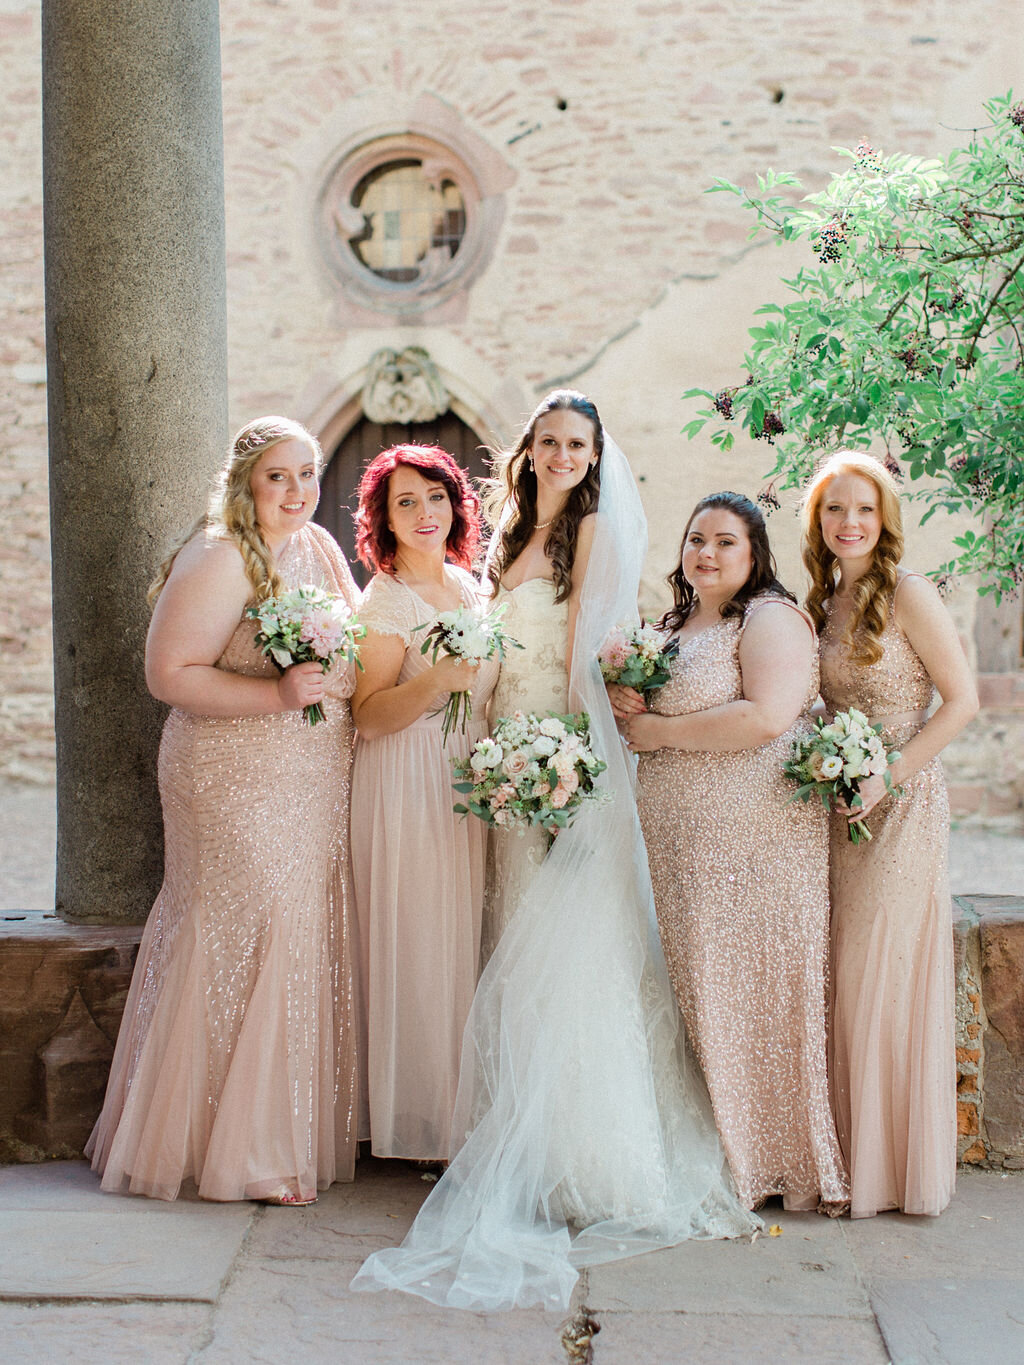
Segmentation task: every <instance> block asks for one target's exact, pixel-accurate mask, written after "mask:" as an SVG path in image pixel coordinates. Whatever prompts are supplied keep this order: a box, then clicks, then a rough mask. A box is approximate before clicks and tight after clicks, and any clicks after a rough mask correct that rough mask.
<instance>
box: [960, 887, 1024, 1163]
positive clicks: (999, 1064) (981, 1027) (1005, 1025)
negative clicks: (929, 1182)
mask: <svg viewBox="0 0 1024 1365" xmlns="http://www.w3.org/2000/svg"><path fill="white" fill-rule="evenodd" d="M954 903H955V905H956V906H957V907H958V909H959V911H960V917H959V919H958V920H957V923H956V927H955V939H954V941H955V944H956V972H957V994H956V1027H957V1038H956V1044H957V1047H956V1056H957V1097H958V1103H957V1134H958V1137H957V1144H958V1146H957V1154H958V1156H959V1158H960V1160H961V1161H962V1162H964V1163H965V1164H967V1165H974V1166H994V1167H1001V1166H1005V1167H1006V1168H1007V1169H1009V1170H1024V900H1022V899H1021V898H1020V897H1019V896H957V897H956V898H955V901H954Z"/></svg>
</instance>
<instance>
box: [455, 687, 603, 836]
mask: <svg viewBox="0 0 1024 1365" xmlns="http://www.w3.org/2000/svg"><path fill="white" fill-rule="evenodd" d="M607 766H608V765H607V764H606V763H605V762H604V761H603V760H602V759H600V758H598V757H597V755H596V754H595V753H594V752H593V750H592V749H591V747H590V717H589V716H588V715H587V714H586V712H583V711H581V712H578V713H576V714H575V715H569V716H557V715H547V716H544V717H539V716H534V715H529V716H527V715H524V714H523V712H522V711H516V712H515V714H514V715H511V716H506V717H503V718H502V719H501V720H499V721H498V723H497V725H495V727H494V733H493V734H492V735H489V736H488V737H487V738H486V739H481V740H478V741H477V742H476V744H475V745H474V746H473V752H472V753H471V754H470V756H469V757H468V758H466V759H459V760H456V761H455V763H454V769H455V776H456V778H458V779H460V780H459V781H456V782H455V783H454V786H455V790H456V791H457V792H460V793H462V794H464V795H465V796H466V802H465V804H464V805H463V804H458V805H456V806H455V811H456V812H457V813H458V814H459V815H476V816H478V817H479V818H480V819H481V820H483V821H485V822H486V823H487V824H488V825H494V826H495V828H497V829H507V830H515V832H516V833H517V834H524V833H525V832H526V830H527V829H529V828H531V827H532V826H534V825H540V826H541V828H542V829H545V830H546V831H547V833H548V835H549V837H550V838H552V839H553V838H554V836H555V834H557V833H558V831H559V830H560V829H565V828H566V827H567V826H568V825H569V823H570V822H571V821H572V819H573V818H574V816H576V815H577V814H578V812H579V810H580V808H581V806H582V805H583V803H584V802H585V801H605V800H607V799H608V793H607V792H605V791H601V790H598V789H597V788H596V787H595V785H594V781H595V778H596V777H597V776H598V774H599V773H602V772H604V770H605V768H606V767H607Z"/></svg>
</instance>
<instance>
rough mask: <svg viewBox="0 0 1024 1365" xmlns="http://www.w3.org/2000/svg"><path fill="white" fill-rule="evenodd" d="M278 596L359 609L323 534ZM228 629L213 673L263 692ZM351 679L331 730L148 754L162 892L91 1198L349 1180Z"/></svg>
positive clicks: (188, 719)
mask: <svg viewBox="0 0 1024 1365" xmlns="http://www.w3.org/2000/svg"><path fill="white" fill-rule="evenodd" d="M279 571H280V573H281V577H282V578H283V580H284V581H285V583H286V584H288V585H291V586H296V585H298V584H302V583H315V584H318V585H322V586H324V587H325V588H327V589H328V590H329V591H332V592H337V593H340V594H341V595H342V596H343V597H345V598H346V600H348V601H349V602H351V603H353V604H355V602H356V600H357V598H358V592H357V590H356V587H355V584H354V583H353V581H352V576H351V574H350V572H349V569H348V565H347V564H346V563H345V561H344V558H343V557H342V554H341V551H340V550H339V549H338V547H337V545H336V544H335V542H334V541H333V540H332V539H331V537H330V536H329V535H328V534H327V533H326V532H325V531H323V530H321V528H320V527H318V526H312V525H308V526H306V527H304V528H303V529H302V530H300V531H298V532H296V533H295V535H294V536H293V537H292V540H291V542H290V543H289V545H288V546H287V547H286V548H285V549H284V551H283V552H282V554H281V557H280V560H279ZM255 631H256V623H255V622H254V621H251V620H245V619H243V620H242V621H240V622H239V624H238V626H237V628H236V630H235V633H234V635H233V636H232V638H231V640H230V642H229V644H228V646H227V648H226V649H225V651H224V653H223V655H222V656H221V658H220V659H218V661H217V667H218V668H223V669H226V670H227V671H229V672H233V673H244V674H246V675H249V676H260V677H274V676H277V675H276V671H275V669H274V667H273V665H272V663H271V662H270V660H269V659H266V658H264V656H263V655H261V654H260V653H259V652H258V651H257V649H256V647H255V645H254V643H253V637H254V634H255ZM353 685H354V676H353V670H352V669H345V670H344V671H340V672H339V676H338V678H337V680H333V679H332V680H331V681H330V682H329V685H328V694H327V699H326V703H325V708H324V709H325V711H326V714H327V719H326V721H325V722H324V723H322V724H320V725H317V726H315V727H311V726H308V725H306V724H305V723H304V722H303V720H302V715H301V712H299V711H289V712H286V713H284V714H281V715H267V716H247V717H230V716H229V717H223V718H220V717H210V716H200V715H190V714H188V713H186V712H184V711H179V710H177V709H174V710H172V711H171V713H170V715H169V716H168V718H167V722H166V724H165V726H164V732H163V739H162V741H161V745H160V758H159V781H160V799H161V802H162V805H163V815H164V840H165V862H164V883H163V886H162V888H161V891H160V894H159V896H158V897H157V900H156V903H155V904H154V906H153V910H152V913H151V914H150V917H149V921H148V923H147V925H146V930H145V934H144V935H143V939H142V944H141V947H140V949H139V958H138V963H137V966H136V969H135V974H134V977H133V979H132V985H131V990H130V992H129V996H128V1001H127V1004H126V1007H125V1012H124V1019H123V1023H122V1026H121V1032H120V1035H119V1037H118V1041H117V1049H116V1052H115V1054H114V1061H113V1066H112V1069H111V1074H110V1081H109V1084H108V1087H107V1095H106V1100H105V1103H104V1106H103V1112H102V1113H101V1115H100V1118H99V1120H98V1122H97V1124H96V1127H95V1129H94V1131H93V1134H92V1137H91V1138H90V1140H89V1145H88V1146H87V1148H86V1152H87V1155H91V1156H92V1162H93V1166H94V1168H95V1169H96V1170H98V1171H102V1172H103V1188H104V1189H107V1190H119V1191H123V1192H131V1193H134V1194H148V1195H151V1196H154V1197H156V1198H160V1199H174V1198H175V1196H176V1195H177V1194H178V1191H179V1188H180V1186H181V1184H182V1182H183V1181H186V1180H190V1179H191V1180H194V1181H195V1182H196V1184H197V1185H198V1187H199V1193H200V1195H201V1196H202V1197H204V1198H207V1199H219V1200H229V1199H253V1198H260V1197H261V1196H265V1195H267V1194H271V1193H273V1192H274V1191H275V1190H277V1189H278V1188H279V1187H280V1186H281V1185H282V1184H285V1183H286V1184H288V1185H289V1187H290V1188H291V1189H292V1191H293V1192H295V1191H296V1190H297V1191H299V1192H301V1193H302V1194H304V1195H311V1194H312V1193H313V1192H314V1191H315V1190H316V1189H317V1188H318V1187H319V1188H323V1187H325V1186H327V1185H329V1184H330V1183H331V1182H332V1181H333V1180H337V1179H343V1180H349V1179H351V1178H352V1174H353V1167H354V1161H355V1143H356V1132H355V1115H354V1104H355V1099H356V1090H357V1081H356V1072H357V1061H356V1032H355V1003H354V1000H353V986H354V963H353V958H354V951H353V945H352V942H351V938H350V927H349V926H350V914H351V903H350V901H351V893H350V891H349V889H348V885H349V884H348V869H347V860H346V856H345V855H346V840H345V831H346V825H347V820H348V797H349V773H350V768H351V762H352V719H351V712H350V709H349V703H348V701H347V697H348V696H349V694H350V692H351V690H352V687H353Z"/></svg>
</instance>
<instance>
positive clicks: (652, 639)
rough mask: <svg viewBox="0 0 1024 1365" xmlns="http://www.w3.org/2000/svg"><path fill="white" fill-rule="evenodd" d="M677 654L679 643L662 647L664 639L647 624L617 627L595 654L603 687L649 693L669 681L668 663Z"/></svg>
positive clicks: (673, 642)
mask: <svg viewBox="0 0 1024 1365" xmlns="http://www.w3.org/2000/svg"><path fill="white" fill-rule="evenodd" d="M678 652H679V642H678V641H677V640H673V641H672V642H671V644H666V643H665V637H664V635H662V633H661V632H660V631H659V630H657V629H656V628H655V627H654V626H649V625H648V624H647V622H646V621H641V622H640V624H639V625H632V626H616V627H615V629H614V630H613V631H611V632H610V633H609V635H608V638H607V639H606V640H605V642H604V644H603V645H602V646H601V648H600V649H599V650H598V654H597V661H598V663H599V664H600V665H601V676H602V677H603V678H604V680H605V682H606V683H619V684H620V685H621V686H622V687H635V688H636V690H637V691H638V692H652V691H654V689H655V688H657V687H664V686H665V684H666V683H667V682H668V680H669V668H668V666H669V660H670V659H672V658H673V656H674V655H676V654H678Z"/></svg>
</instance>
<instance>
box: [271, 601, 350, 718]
mask: <svg viewBox="0 0 1024 1365" xmlns="http://www.w3.org/2000/svg"><path fill="white" fill-rule="evenodd" d="M245 614H246V616H249V617H251V618H252V619H253V620H254V621H258V622H259V630H258V631H257V632H256V644H257V645H258V646H259V648H260V649H261V651H262V652H263V653H264V654H266V655H267V656H268V657H269V658H270V659H272V660H273V662H274V664H275V665H276V667H277V668H278V669H279V670H280V671H281V672H282V673H283V672H284V671H285V669H286V668H291V666H292V664H308V663H316V664H319V665H320V668H321V670H322V671H323V672H324V673H326V672H327V671H328V670H329V669H330V667H331V665H332V664H333V663H334V660H335V659H337V658H338V657H339V656H342V655H343V656H344V658H345V661H346V662H347V663H352V662H353V661H354V662H355V664H356V666H357V667H359V668H361V667H362V664H360V663H359V645H358V641H359V640H361V639H362V638H363V636H364V635H365V634H366V627H365V626H362V625H360V624H359V621H358V620H357V619H356V617H355V615H354V614H353V612H352V609H351V607H350V606H349V605H348V603H347V602H346V601H345V599H344V598H342V597H338V596H337V595H336V594H334V593H330V592H325V591H324V590H323V588H315V587H314V586H313V585H312V584H311V583H307V584H306V585H305V586H303V587H301V588H292V589H291V591H290V592H284V593H282V594H281V595H280V597H268V598H265V599H264V601H262V602H257V603H256V605H255V606H252V607H247V608H246V611H245ZM302 718H303V720H304V721H305V722H306V724H307V725H317V724H318V723H319V722H320V721H322V720H323V719H324V718H325V716H324V708H323V705H322V703H321V702H314V703H313V704H312V705H311V706H304V707H303V708H302Z"/></svg>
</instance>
